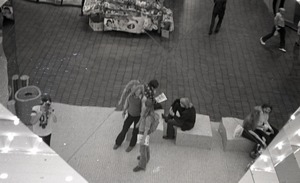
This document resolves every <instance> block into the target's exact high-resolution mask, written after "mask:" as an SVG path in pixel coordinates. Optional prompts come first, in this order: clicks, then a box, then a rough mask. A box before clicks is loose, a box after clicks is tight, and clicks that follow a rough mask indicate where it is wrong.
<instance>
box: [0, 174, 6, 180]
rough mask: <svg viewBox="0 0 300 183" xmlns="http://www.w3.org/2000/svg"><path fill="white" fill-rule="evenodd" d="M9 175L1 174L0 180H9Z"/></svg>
mask: <svg viewBox="0 0 300 183" xmlns="http://www.w3.org/2000/svg"><path fill="white" fill-rule="evenodd" d="M7 177H8V174H7V173H1V174H0V179H7Z"/></svg>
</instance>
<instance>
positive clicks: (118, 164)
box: [4, 0, 300, 182]
mask: <svg viewBox="0 0 300 183" xmlns="http://www.w3.org/2000/svg"><path fill="white" fill-rule="evenodd" d="M14 3H15V4H14V5H15V7H14V8H15V28H16V34H15V35H16V48H17V62H18V66H19V68H18V69H19V71H20V73H19V74H20V75H21V74H26V75H29V76H30V83H31V84H33V85H36V86H38V87H39V88H40V89H41V90H42V92H48V93H50V95H51V96H52V98H53V101H54V102H55V103H56V104H57V107H58V108H59V110H56V112H57V113H58V115H60V116H61V119H64V120H62V121H61V124H63V125H62V126H61V127H60V126H59V124H58V129H59V130H60V131H59V132H60V133H58V132H56V133H57V136H55V132H54V136H53V148H54V149H55V150H56V151H57V152H60V153H61V155H62V157H63V158H64V159H65V160H66V161H67V162H68V163H70V164H71V165H72V166H73V167H74V169H76V170H77V171H78V172H79V173H81V174H82V175H83V176H84V177H85V178H86V179H87V180H88V181H90V182H141V181H142V182H157V181H158V182H237V180H239V178H240V177H241V176H242V175H243V173H244V170H245V169H244V168H245V167H246V165H247V163H248V162H249V161H250V160H249V158H248V154H247V153H234V152H223V150H222V146H221V145H222V144H221V141H220V136H219V135H218V133H217V131H216V128H217V126H218V123H213V129H214V137H213V138H214V141H213V148H212V149H211V150H203V149H196V148H184V147H177V146H175V145H174V144H173V143H172V142H168V141H167V142H166V143H163V144H153V148H152V147H151V156H152V157H153V158H152V159H151V160H150V162H149V166H148V169H147V171H146V172H141V173H137V174H136V173H133V172H132V168H133V167H134V166H135V165H136V163H137V162H136V160H135V158H136V155H137V152H138V150H137V148H135V149H134V151H133V152H131V153H129V154H128V153H126V152H125V148H126V145H127V144H126V145H124V146H122V147H121V149H120V150H118V151H113V150H112V146H113V143H114V138H115V136H116V135H117V133H118V131H119V130H120V128H121V125H122V119H119V121H114V120H112V122H111V123H110V122H108V121H109V119H110V118H109V117H110V115H108V114H112V113H108V114H102V113H100V112H99V111H97V110H101V111H102V110H103V108H102V107H107V108H109V109H111V107H116V103H117V100H118V99H119V96H120V93H121V91H122V89H123V87H124V86H125V85H126V83H127V82H128V81H130V80H131V79H140V80H143V81H145V82H146V81H148V80H150V79H152V78H156V79H157V80H158V81H159V82H160V88H159V92H164V93H165V94H166V96H167V97H168V101H167V102H165V103H164V104H163V107H164V108H165V109H167V108H168V107H169V105H170V104H171V102H172V101H173V100H174V99H176V98H178V97H182V96H186V97H189V98H190V99H191V101H192V102H193V104H194V106H195V108H196V111H197V113H200V114H205V115H208V116H210V119H211V121H214V122H220V121H221V118H222V117H228V116H231V117H237V118H241V119H243V118H244V117H245V115H247V113H249V111H250V110H251V109H252V107H253V106H255V105H260V104H262V103H270V104H271V105H273V107H274V110H273V113H272V114H271V116H270V122H271V123H272V124H274V125H275V126H277V127H278V128H281V127H282V126H283V125H284V124H285V122H286V121H287V119H288V118H289V115H290V114H291V113H293V112H294V110H296V108H297V107H298V106H299V103H300V95H299V93H300V82H299V81H300V80H299V73H300V70H299V62H300V59H299V48H298V47H295V46H294V41H295V40H296V32H295V31H294V30H291V29H287V34H286V49H287V53H282V52H280V51H279V50H278V45H279V38H278V37H274V38H272V39H271V40H270V41H268V42H267V44H266V46H262V45H260V43H259V38H260V37H261V36H263V35H265V34H267V33H269V31H271V29H272V24H273V20H272V19H273V18H272V14H271V13H269V12H268V10H267V7H266V6H265V4H264V3H263V1H255V0H231V1H228V3H227V10H226V14H225V17H224V21H223V24H222V27H221V30H220V32H219V33H218V34H213V35H211V36H208V27H209V24H210V18H211V11H212V7H213V1H211V0H201V1H199V0H179V1H177V0H176V1H174V0H166V1H165V6H166V7H168V8H171V9H172V10H173V13H174V23H175V31H174V32H172V33H171V35H170V39H165V38H162V37H160V36H159V34H158V33H156V32H151V33H147V34H141V35H135V34H128V33H124V32H93V31H92V29H91V28H90V27H89V25H88V17H87V16H79V14H80V8H78V7H74V6H53V5H50V4H43V3H33V2H29V1H25V0H24V1H23V0H21V1H14ZM4 46H5V45H4ZM63 104H69V105H63ZM78 106H93V107H84V109H87V111H86V112H85V113H84V114H82V115H80V118H79V117H77V118H74V119H73V118H72V120H68V119H67V118H65V117H63V116H66V115H69V116H78V111H77V110H79V111H81V112H82V110H83V109H82V108H81V107H78ZM105 109H106V108H105ZM100 114H101V115H100ZM113 114H115V113H113ZM107 115H108V116H107ZM98 118H101V119H98ZM79 119H80V120H79ZM97 119H98V120H97ZM73 123H75V124H80V125H79V126H76V128H75V127H74V128H72V124H73ZM63 127H64V128H63ZM68 127H69V128H68ZM86 128H87V129H89V130H87V129H86ZM74 129H77V131H75V130H74ZM59 134H61V135H59ZM78 134H80V135H78ZM66 141H68V142H69V141H71V142H74V143H75V142H76V143H75V145H74V144H73V146H72V148H71V147H68V146H67V144H68V143H65V142H66ZM64 143H65V144H64ZM61 144H63V145H61ZM67 147H68V148H67ZM65 149H67V150H65ZM60 153H59V154H60ZM152 154H153V155H152Z"/></svg>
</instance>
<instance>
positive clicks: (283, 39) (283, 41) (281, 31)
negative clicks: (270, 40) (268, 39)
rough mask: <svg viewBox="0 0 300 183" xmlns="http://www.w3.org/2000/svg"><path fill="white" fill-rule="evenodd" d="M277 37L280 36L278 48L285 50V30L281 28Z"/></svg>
mask: <svg viewBox="0 0 300 183" xmlns="http://www.w3.org/2000/svg"><path fill="white" fill-rule="evenodd" d="M278 32H279V35H280V46H279V48H283V49H285V28H284V27H282V28H280V29H279V30H278Z"/></svg>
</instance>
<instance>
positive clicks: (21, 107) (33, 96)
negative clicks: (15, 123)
mask: <svg viewBox="0 0 300 183" xmlns="http://www.w3.org/2000/svg"><path fill="white" fill-rule="evenodd" d="M15 100H16V112H17V116H18V117H19V118H20V120H21V121H22V122H23V123H24V124H25V125H31V123H30V114H31V111H32V107H33V106H35V105H38V104H40V102H41V90H40V89H39V88H38V87H36V86H26V87H23V88H20V89H19V90H18V91H17V92H16V94H15Z"/></svg>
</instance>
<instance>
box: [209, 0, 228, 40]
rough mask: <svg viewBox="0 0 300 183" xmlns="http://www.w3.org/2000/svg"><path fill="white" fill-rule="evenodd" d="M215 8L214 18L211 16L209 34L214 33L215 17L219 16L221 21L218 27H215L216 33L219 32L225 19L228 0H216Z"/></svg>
mask: <svg viewBox="0 0 300 183" xmlns="http://www.w3.org/2000/svg"><path fill="white" fill-rule="evenodd" d="M214 3H215V5H214V9H213V12H212V18H211V23H210V28H209V33H208V34H209V35H211V34H212V32H213V28H214V26H215V19H216V17H217V16H218V18H219V21H218V23H217V26H216V29H215V33H218V32H219V30H220V27H221V24H222V21H223V17H224V15H225V9H226V3H227V0H214Z"/></svg>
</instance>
